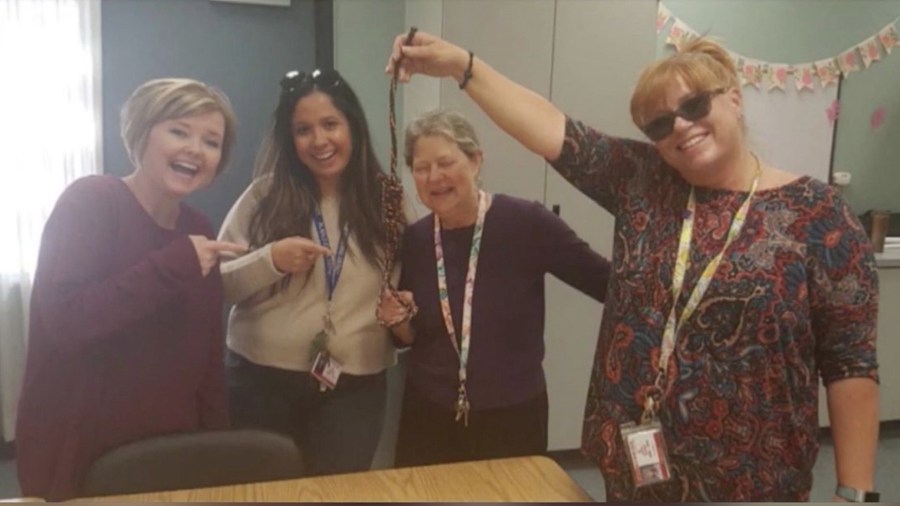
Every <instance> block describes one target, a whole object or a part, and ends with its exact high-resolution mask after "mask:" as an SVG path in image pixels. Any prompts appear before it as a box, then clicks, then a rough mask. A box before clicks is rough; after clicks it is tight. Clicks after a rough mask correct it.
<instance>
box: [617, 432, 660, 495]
mask: <svg viewBox="0 0 900 506" xmlns="http://www.w3.org/2000/svg"><path fill="white" fill-rule="evenodd" d="M619 430H620V431H621V433H622V441H624V443H625V453H627V454H628V459H629V463H630V464H631V475H632V478H633V479H634V485H635V487H646V486H648V485H653V484H655V483H662V482H664V481H668V480H670V479H671V478H672V473H671V470H670V469H669V455H668V453H667V451H666V440H665V438H664V437H663V432H662V425H660V423H659V421H658V420H654V421H652V422H650V423H642V424H641V425H635V424H634V422H629V423H625V424H622V425H621V426H620V427H619Z"/></svg>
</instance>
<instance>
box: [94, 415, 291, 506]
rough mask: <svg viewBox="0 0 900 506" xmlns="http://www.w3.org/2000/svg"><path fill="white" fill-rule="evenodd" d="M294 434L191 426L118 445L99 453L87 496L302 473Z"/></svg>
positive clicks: (256, 480)
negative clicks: (188, 429)
mask: <svg viewBox="0 0 900 506" xmlns="http://www.w3.org/2000/svg"><path fill="white" fill-rule="evenodd" d="M302 475H303V461H302V458H301V456H300V452H299V451H298V450H297V447H296V446H295V445H294V442H293V440H291V439H290V438H287V437H285V436H282V435H279V434H274V433H271V432H264V431H259V430H231V431H210V432H191V433H183V434H171V435H165V436H159V437H154V438H150V439H144V440H141V441H136V442H134V443H129V444H127V445H123V446H120V447H118V448H115V449H113V450H111V451H109V452H108V453H106V454H104V455H103V456H101V457H100V458H99V459H97V460H96V461H95V462H94V463H93V464H92V465H91V468H90V469H89V471H88V473H87V477H86V478H85V480H84V484H83V485H82V496H83V497H92V496H101V495H118V494H137V493H142V492H158V491H163V490H179V489H186V488H199V487H211V486H217V485H233V484H239V483H251V482H258V481H271V480H280V479H289V478H297V477H300V476H302Z"/></svg>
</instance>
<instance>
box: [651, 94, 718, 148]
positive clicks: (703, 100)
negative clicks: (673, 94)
mask: <svg viewBox="0 0 900 506" xmlns="http://www.w3.org/2000/svg"><path fill="white" fill-rule="evenodd" d="M722 93H725V89H724V88H720V89H717V90H713V91H704V92H701V93H698V94H696V95H694V96H692V97H690V98H688V99H686V100H685V101H684V102H682V103H681V105H679V106H678V109H676V110H675V111H674V112H668V113H666V114H663V115H661V116H657V117H655V118H653V119H652V120H651V121H650V122H648V123H647V124H646V125H644V126H643V127H641V131H643V132H644V134H645V135H646V136H647V137H649V138H650V140H651V141H653V142H657V141H661V140H663V139H665V138H666V137H668V136H669V135H670V134H671V133H672V130H674V129H675V118H684V119H686V120H687V121H697V120H699V119H703V118H705V117H706V115H707V114H709V110H710V109H711V108H712V98H713V97H714V96H716V95H720V94H722Z"/></svg>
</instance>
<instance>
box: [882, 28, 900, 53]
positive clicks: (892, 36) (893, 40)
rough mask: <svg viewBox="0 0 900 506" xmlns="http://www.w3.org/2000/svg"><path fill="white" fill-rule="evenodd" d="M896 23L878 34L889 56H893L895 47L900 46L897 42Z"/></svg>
mask: <svg viewBox="0 0 900 506" xmlns="http://www.w3.org/2000/svg"><path fill="white" fill-rule="evenodd" d="M896 22H897V20H894V23H896ZM894 23H891V24H889V25H887V26H885V27H884V28H882V30H881V31H880V32H878V41H879V42H881V45H882V46H884V50H885V51H887V54H891V49H892V48H893V47H894V46H900V42H898V41H897V30H896V29H895V28H894Z"/></svg>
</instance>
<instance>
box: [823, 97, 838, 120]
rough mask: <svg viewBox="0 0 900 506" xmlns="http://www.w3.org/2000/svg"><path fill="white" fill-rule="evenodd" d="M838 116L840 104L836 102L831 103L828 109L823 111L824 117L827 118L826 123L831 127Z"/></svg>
mask: <svg viewBox="0 0 900 506" xmlns="http://www.w3.org/2000/svg"><path fill="white" fill-rule="evenodd" d="M840 114H841V104H840V103H839V102H838V101H837V100H835V101H834V102H832V103H831V106H829V107H828V109H825V115H826V116H827V117H828V123H829V124H831V125H834V122H835V121H837V119H838V116H839V115H840Z"/></svg>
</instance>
